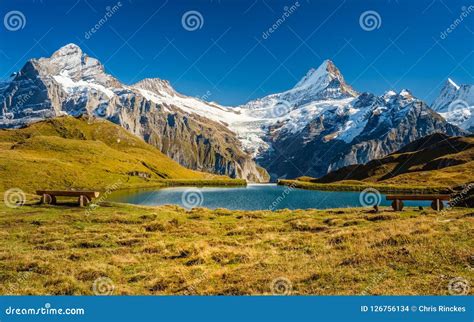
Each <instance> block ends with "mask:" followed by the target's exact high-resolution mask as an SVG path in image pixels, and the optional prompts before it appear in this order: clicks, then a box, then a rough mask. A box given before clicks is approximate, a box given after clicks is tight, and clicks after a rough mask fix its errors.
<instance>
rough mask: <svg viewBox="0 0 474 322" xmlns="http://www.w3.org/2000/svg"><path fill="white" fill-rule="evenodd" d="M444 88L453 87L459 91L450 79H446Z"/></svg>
mask: <svg viewBox="0 0 474 322" xmlns="http://www.w3.org/2000/svg"><path fill="white" fill-rule="evenodd" d="M445 86H453V87H454V88H456V90H458V89H459V86H458V85H457V84H456V83H455V82H454V81H453V80H452V79H451V78H448V80H447V81H446V85H445Z"/></svg>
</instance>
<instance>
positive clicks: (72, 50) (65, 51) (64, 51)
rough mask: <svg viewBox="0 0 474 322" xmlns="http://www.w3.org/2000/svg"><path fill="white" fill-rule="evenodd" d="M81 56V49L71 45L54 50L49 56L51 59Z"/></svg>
mask: <svg viewBox="0 0 474 322" xmlns="http://www.w3.org/2000/svg"><path fill="white" fill-rule="evenodd" d="M82 55H83V52H82V49H81V47H79V46H78V45H76V44H72V43H71V44H67V45H65V46H63V47H61V48H59V49H58V50H56V51H55V52H54V53H53V55H51V58H52V59H57V58H60V57H64V56H69V57H73V56H79V57H82Z"/></svg>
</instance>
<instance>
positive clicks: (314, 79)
mask: <svg viewBox="0 0 474 322" xmlns="http://www.w3.org/2000/svg"><path fill="white" fill-rule="evenodd" d="M293 89H294V90H305V91H311V93H322V94H323V93H324V95H323V96H326V95H328V94H329V96H353V97H355V96H357V95H358V93H357V92H356V91H355V90H354V89H352V87H351V86H350V85H348V84H347V83H346V81H345V80H344V77H343V76H342V74H341V72H340V70H339V69H338V68H337V67H336V65H335V64H334V63H333V62H332V61H331V60H329V59H326V60H325V61H323V62H322V64H321V65H319V67H318V68H316V69H314V68H311V69H310V70H309V71H308V72H307V73H306V75H305V76H304V77H303V78H302V79H301V80H300V81H299V82H298V83H297V84H296V85H295V87H294V88H293Z"/></svg>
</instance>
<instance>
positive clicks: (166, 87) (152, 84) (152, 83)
mask: <svg viewBox="0 0 474 322" xmlns="http://www.w3.org/2000/svg"><path fill="white" fill-rule="evenodd" d="M132 87H134V88H139V89H144V90H148V91H151V92H154V93H157V94H161V95H169V96H175V95H177V94H178V93H177V92H176V91H175V89H174V88H173V86H171V84H170V82H169V81H167V80H164V79H161V78H145V79H142V80H141V81H139V82H137V83H135V84H133V85H132Z"/></svg>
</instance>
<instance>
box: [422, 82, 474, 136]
mask: <svg viewBox="0 0 474 322" xmlns="http://www.w3.org/2000/svg"><path fill="white" fill-rule="evenodd" d="M431 108H432V109H433V110H435V111H436V112H438V113H439V114H441V115H442V116H443V117H444V118H445V119H446V120H447V121H448V122H450V123H452V124H455V125H457V126H459V127H461V128H463V129H465V130H467V131H469V132H474V85H459V86H458V85H457V84H456V83H455V82H453V81H452V80H451V79H449V78H448V80H447V81H446V83H445V85H444V87H443V89H442V90H441V92H440V93H439V96H438V97H437V98H436V99H435V101H434V102H433V105H431Z"/></svg>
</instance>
